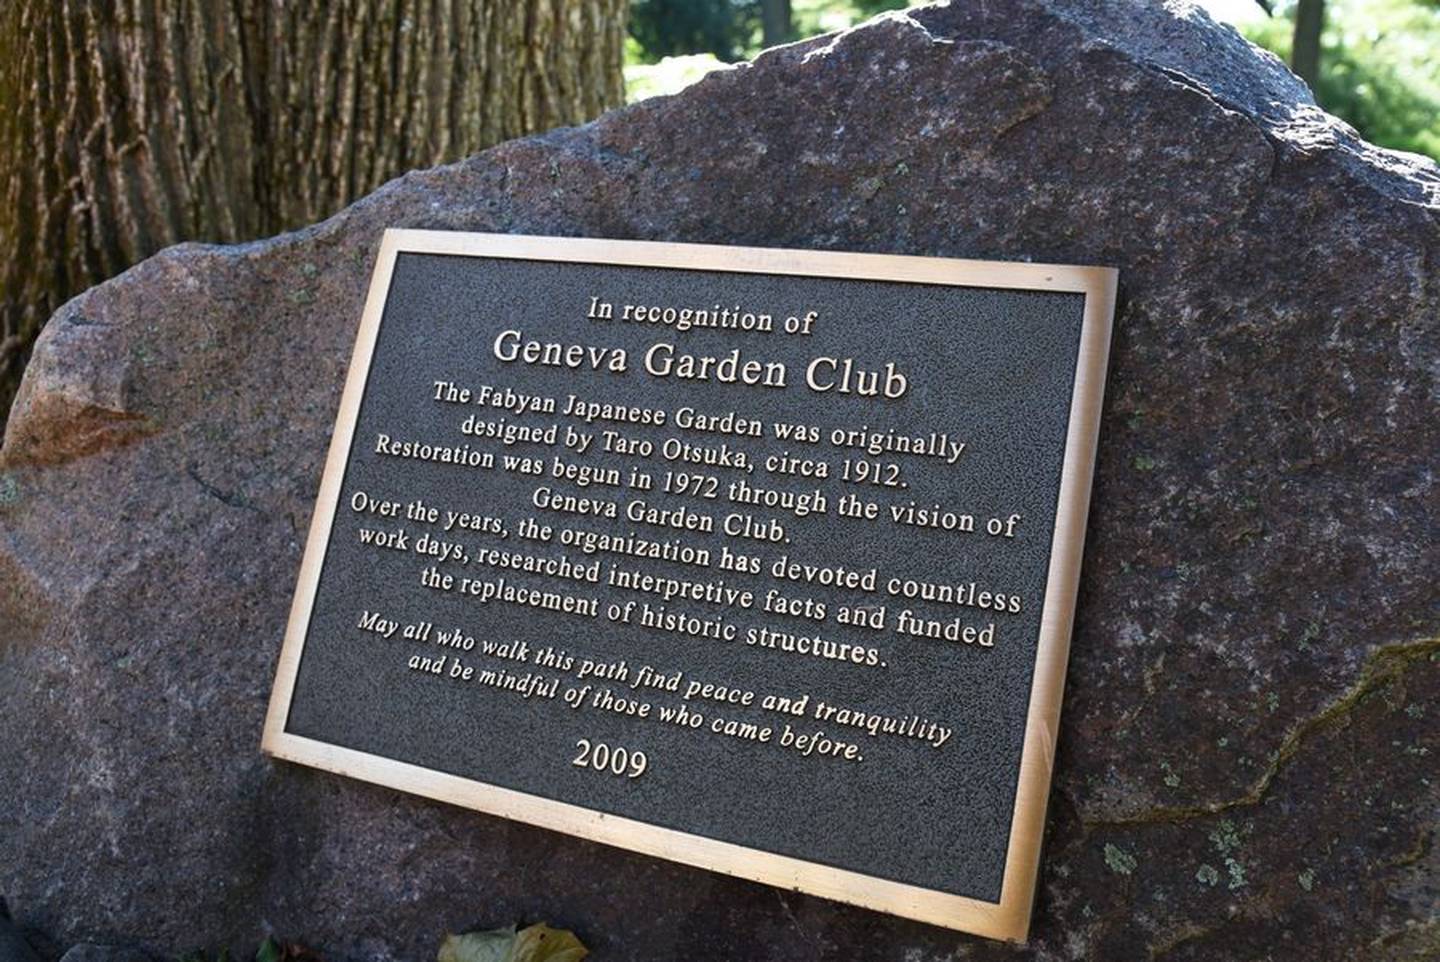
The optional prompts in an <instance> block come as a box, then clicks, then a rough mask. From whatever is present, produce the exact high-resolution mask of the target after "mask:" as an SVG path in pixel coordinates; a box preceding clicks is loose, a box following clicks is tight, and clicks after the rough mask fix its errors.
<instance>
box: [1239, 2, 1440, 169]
mask: <svg viewBox="0 0 1440 962" xmlns="http://www.w3.org/2000/svg"><path fill="white" fill-rule="evenodd" d="M1276 13H1277V16H1275V17H1274V18H1272V19H1269V20H1265V21H1262V22H1260V23H1257V24H1255V25H1253V26H1247V27H1245V28H1244V32H1245V34H1246V36H1248V37H1249V39H1250V40H1251V41H1253V42H1254V43H1256V44H1259V45H1260V46H1262V47H1265V48H1266V49H1268V50H1270V51H1272V52H1273V53H1275V54H1277V55H1278V56H1280V57H1281V58H1282V59H1284V60H1285V61H1286V62H1287V63H1288V62H1289V59H1290V43H1291V39H1292V36H1291V34H1292V31H1293V29H1294V24H1293V17H1294V4H1293V3H1291V4H1286V5H1283V6H1280V7H1279V8H1277V10H1276ZM1316 87H1317V89H1316V91H1315V99H1316V100H1317V101H1318V102H1319V103H1320V106H1322V107H1324V108H1325V109H1326V110H1328V111H1330V112H1331V113H1333V114H1335V115H1336V116H1337V117H1340V118H1341V119H1342V120H1344V121H1345V122H1346V123H1348V124H1350V125H1351V126H1352V127H1354V128H1355V129H1356V130H1358V131H1359V132H1360V135H1361V136H1362V137H1364V138H1365V139H1366V140H1369V141H1371V142H1372V143H1376V144H1379V145H1380V146H1382V147H1391V148H1394V149H1396V150H1408V151H1413V152H1415V153H1420V154H1428V155H1430V156H1431V157H1435V158H1437V159H1440V3H1435V2H1431V0H1330V2H1328V3H1327V4H1326V22H1325V32H1324V34H1323V35H1322V37H1321V53H1320V79H1319V81H1318V82H1317V83H1316Z"/></svg>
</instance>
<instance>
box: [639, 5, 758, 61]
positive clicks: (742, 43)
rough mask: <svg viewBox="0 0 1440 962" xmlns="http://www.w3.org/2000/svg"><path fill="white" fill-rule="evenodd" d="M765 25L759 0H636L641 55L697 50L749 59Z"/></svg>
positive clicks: (654, 57) (651, 57)
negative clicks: (753, 41) (762, 25)
mask: <svg viewBox="0 0 1440 962" xmlns="http://www.w3.org/2000/svg"><path fill="white" fill-rule="evenodd" d="M759 25H760V7H759V4H758V3H757V2H755V0H633V2H632V3H631V5H630V35H631V36H632V37H634V38H635V41H636V44H637V46H638V51H637V53H638V55H639V57H640V59H644V60H646V61H649V62H652V63H653V62H654V61H657V60H660V59H661V58H662V57H673V56H677V55H684V54H693V53H709V54H713V55H714V56H715V57H716V58H717V59H719V60H722V61H724V62H725V63H733V62H734V61H736V60H741V59H744V57H745V56H746V55H747V52H748V51H749V49H750V47H751V46H752V39H753V38H754V37H755V35H756V34H757V32H758V31H757V28H758V27H759Z"/></svg>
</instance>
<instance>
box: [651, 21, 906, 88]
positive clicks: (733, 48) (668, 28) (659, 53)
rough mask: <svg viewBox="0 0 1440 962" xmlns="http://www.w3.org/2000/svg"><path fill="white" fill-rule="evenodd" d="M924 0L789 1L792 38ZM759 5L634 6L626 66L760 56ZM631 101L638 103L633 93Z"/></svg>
mask: <svg viewBox="0 0 1440 962" xmlns="http://www.w3.org/2000/svg"><path fill="white" fill-rule="evenodd" d="M921 2H923V0H791V4H790V20H791V33H792V35H793V36H794V37H795V38H796V39H802V40H803V39H805V38H806V37H813V36H816V35H818V34H822V33H829V32H831V31H834V30H844V29H846V28H847V27H852V26H854V25H855V24H857V23H859V22H860V21H862V20H868V19H869V18H871V17H873V16H875V15H876V14H877V13H882V12H884V11H886V10H899V9H903V8H905V7H913V6H917V5H919V3H921ZM760 7H761V4H760V0H633V2H632V3H631V5H630V39H631V40H632V41H633V43H632V44H631V45H630V46H628V47H627V48H626V63H627V64H630V65H634V64H641V63H648V64H653V63H656V62H658V61H660V60H662V59H663V58H665V57H676V56H684V55H686V54H711V55H713V56H714V57H716V58H718V59H720V60H723V61H725V62H726V63H734V62H735V61H737V60H748V59H750V58H751V57H754V56H755V55H756V54H757V53H759V52H760V50H761V48H762V46H763V41H762V30H761V17H760ZM630 99H631V100H636V99H639V98H637V97H636V96H635V95H634V93H633V92H632V93H631V96H630Z"/></svg>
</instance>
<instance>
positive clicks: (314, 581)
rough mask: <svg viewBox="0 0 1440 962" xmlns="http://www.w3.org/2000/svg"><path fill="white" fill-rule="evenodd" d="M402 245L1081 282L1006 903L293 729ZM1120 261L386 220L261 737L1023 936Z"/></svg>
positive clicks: (400, 778)
mask: <svg viewBox="0 0 1440 962" xmlns="http://www.w3.org/2000/svg"><path fill="white" fill-rule="evenodd" d="M401 253H420V254H448V255H458V256H470V257H487V258H517V259H524V260H536V261H548V262H559V263H566V262H568V263H587V264H612V265H622V266H635V267H671V268H682V269H687V270H698V271H704V270H714V271H726V272H743V273H757V274H771V275H793V276H803V277H841V278H847V279H851V280H856V279H859V280H876V281H892V282H895V281H898V282H909V283H917V284H945V285H957V286H964V287H980V288H991V289H1013V290H1026V291H1048V292H1060V293H1078V294H1083V295H1084V296H1085V306H1084V318H1083V322H1082V329H1081V333H1080V346H1079V351H1078V352H1077V359H1076V367H1075V379H1074V387H1073V391H1072V398H1071V407H1070V422H1069V425H1068V428H1067V431H1066V438H1065V454H1064V461H1063V466H1062V469H1061V480H1060V496H1059V501H1058V507H1057V513H1056V519H1055V530H1054V537H1053V541H1052V545H1051V553H1050V566H1049V571H1048V575H1047V580H1046V592H1045V604H1044V609H1043V611H1042V614H1041V627H1040V637H1039V641H1038V648H1037V652H1036V663H1035V673H1034V677H1033V681H1032V683H1031V693H1030V704H1029V710H1028V713H1027V717H1026V727H1025V739H1024V746H1023V748H1022V751H1021V759H1020V777H1019V784H1018V788H1017V792H1016V797H1015V809H1014V815H1013V818H1012V821H1011V827H1010V839H1009V846H1008V849H1007V852H1006V859H1005V871H1004V881H1003V884H1002V888H1001V897H1000V901H999V902H986V901H981V900H978V899H974V898H968V897H965V896H960V895H955V894H951V893H947V892H939V891H934V890H931V889H926V888H922V887H918V886H914V885H909V884H906V883H903V882H898V881H893V880H890V879H883V878H876V877H873V876H868V875H865V874H862V873H860V872H855V871H850V870H845V869H839V868H835V867H833V866H828V865H822V864H818V863H813V862H807V861H805V860H804V859H799V858H794V857H790V856H785V855H778V854H775V853H772V852H765V851H760V850H756V849H752V848H748V847H745V846H743V845H739V844H735V843H732V842H726V841H721V840H718V839H713V838H706V837H703V836H699V835H692V834H689V833H687V832H683V831H677V830H675V829H670V828H663V827H660V826H658V825H652V824H649V823H646V822H641V821H636V820H632V819H627V818H622V817H618V816H615V815H610V814H607V813H605V812H600V811H595V810H592V809H588V808H585V807H584V806H582V805H577V804H573V803H570V802H562V801H557V800H554V799H549V798H542V797H540V796H536V795H530V794H527V793H524V792H518V791H514V790H512V789H507V788H502V787H499V786H496V785H489V784H485V783H483V782H477V781H473V780H470V779H466V778H462V777H459V776H456V775H450V774H446V773H442V772H437V771H434V770H431V769H427V768H423V767H420V766H417V765H411V764H407V763H405V762H400V761H396V760H394V759H389V758H383V757H380V756H377V755H372V754H369V753H366V752H361V751H355V750H352V749H348V748H343V747H340V746H337V745H331V744H327V743H325V742H321V741H316V740H314V739H309V738H304V737H301V736H298V735H294V734H291V733H289V732H286V731H285V721H286V718H287V717H288V715H289V712H290V701H291V697H292V695H293V693H294V688H295V680H296V674H297V670H298V667H299V664H300V657H301V654H302V652H303V650H304V647H305V634H306V630H307V626H308V625H309V623H310V614H311V608H312V606H313V603H314V599H315V593H316V589H317V588H318V586H319V581H320V571H321V564H322V562H323V559H324V556H325V550H326V546H327V544H328V543H329V540H330V531H331V527H332V524H333V522H334V519H335V514H336V509H337V507H338V505H339V499H340V488H341V483H342V479H343V478H344V474H345V466H346V461H347V460H348V457H349V452H350V449H351V442H352V441H353V439H354V432H355V424H356V417H357V415H358V413H359V410H360V402H361V398H362V397H363V396H364V393H365V388H366V380H367V378H368V375H369V371H370V360H371V356H372V354H373V352H374V348H375V341H376V337H377V336H378V334H379V330H380V319H381V317H382V315H383V314H384V311H385V301H386V297H387V294H388V292H389V290H390V280H391V275H392V273H393V271H394V267H395V260H396V257H397V256H398V255H399V254H401ZM1116 281H1117V272H1116V271H1115V269H1114V268H1108V267H1077V266H1062V265H1050V264H1030V263H1010V262H990V261H974V260H957V259H948V258H930V257H911V256H899V255H889V254H851V253H836V252H822V251H802V250H784V249H772V248H753V247H721V246H712V245H701V244H676V243H657V242H649V241H612V240H596V239H586V238H558V237H538V236H527V235H515V234H471V233H457V232H446V231H426V230H397V229H390V230H387V231H386V232H385V236H384V239H383V241H382V243H381V245H380V251H379V254H378V256H377V260H376V266H375V272H374V275H373V277H372V278H371V281H370V290H369V295H368V297H367V300H366V302H365V310H364V313H363V315H362V317H361V321H360V330H359V333H358V336H357V337H356V341H355V348H354V353H353V355H352V357H351V361H350V369H349V373H348V374H347V376H346V381H345V389H344V393H343V395H342V397H341V401H340V411H339V415H338V418H337V420H336V425H335V432H334V435H333V437H332V439H331V443H330V450H329V455H328V457H327V459H326V462H325V472H324V476H323V478H322V480H321V484H320V493H319V496H318V498H317V501H316V506H315V513H314V516H313V518H312V520H311V524H310V533H309V537H308V539H307V541H306V544H305V556H304V559H303V561H302V563H301V566H300V576H299V582H298V585H297V587H296V591H295V598H294V602H293V604H292V606H291V609H290V620H289V625H288V628H287V630H286V634H285V641H284V646H283V648H282V650H281V653H280V661H279V667H278V669H277V672H276V677H275V685H274V688H273V691H272V694H271V699H270V706H269V711H268V714H267V716H266V720H265V731H264V737H263V740H262V749H263V751H265V752H266V753H268V754H270V755H272V756H274V757H276V758H282V759H286V760H289V761H293V762H298V763H301V764H304V765H309V766H313V767H315V768H320V769H324V770H326V771H330V772H334V773H337V774H340V775H346V776H349V777H352V778H358V779H361V780H363V781H367V782H373V783H375V784H378V785H384V786H388V787H390V788H395V789H399V790H401V791H406V792H410V793H414V794H418V795H423V796H426V797H428V798H433V799H437V800H439V801H442V802H449V803H451V804H454V805H460V806H463V807H466V808H471V809H475V810H478V811H481V812H487V813H489V814H492V815H498V816H501V817H503V818H510V819H515V820H517V821H521V822H528V823H530V824H532V825H538V826H540V827H542V828H548V829H552V830H554V831H559V832H566V833H568V834H570V835H576V836H579V837H581V838H586V839H590V840H592V841H597V842H603V843H605V844H608V845H615V846H618V847H620V848H625V849H630V850H632V851H636V852H642V853H645V854H647V855H652V856H656V857H659V858H664V859H670V860H672V861H676V862H682V863H685V864H687V865H693V866H698V867H700V868H704V869H709V870H711V871H716V872H723V873H725V874H728V875H734V876H738V877H740V878H745V879H751V880H753V881H757V882H763V883H766V884H769V885H774V886H778V887H780V888H786V889H793V890H798V891H801V892H807V893H810V894H812V895H819V896H823V897H825V898H829V899H835V900H837V901H840V902H847V903H851V904H854V905H859V906H863V907H865V908H870V909H876V910H879V911H882V912H888V913H890V914H892V915H898V916H903V917H906V918H911V919H917V920H920V921H923V922H929V923H932V924H934V925H940V926H944V927H946V928H952V929H959V930H962V931H967V932H972V933H975V934H977V935H983V936H987V937H990V938H996V939H1007V940H1011V941H1024V939H1025V938H1026V935H1027V934H1028V931H1029V925H1030V914H1031V906H1032V903H1033V901H1034V892H1035V882H1036V877H1037V874H1038V870H1039V861H1040V849H1041V841H1042V838H1043V835H1044V829H1045V808H1046V800H1047V796H1048V794H1049V788H1050V775H1051V769H1052V767H1053V765H1054V761H1055V743H1056V736H1057V730H1058V726H1059V719H1060V702H1061V696H1062V693H1063V689H1064V684H1065V668H1066V662H1067V660H1068V656H1069V649H1070V632H1071V626H1072V623H1073V620H1074V609H1075V594H1076V589H1077V586H1078V582H1079V576H1080V559H1081V552H1082V549H1083V546H1084V540H1085V525H1086V519H1087V516H1088V513H1089V506H1090V484H1091V477H1092V474H1093V469H1094V462H1095V448H1096V442H1097V438H1098V433H1099V421H1100V404H1101V399H1102V396H1103V392H1104V385H1105V374H1106V365H1107V361H1108V358H1109V353H1110V335H1111V327H1112V319H1113V317H1114V312H1115V291H1116Z"/></svg>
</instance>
